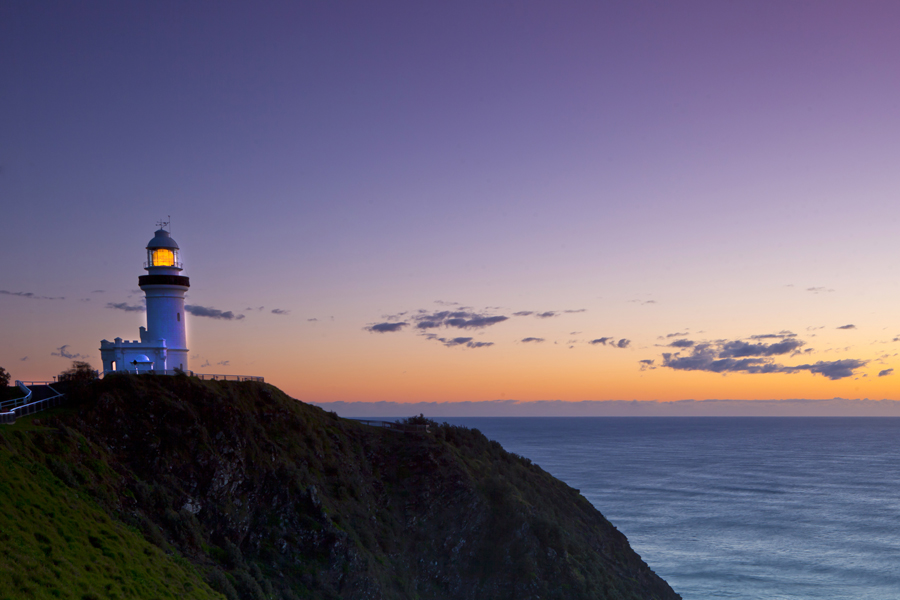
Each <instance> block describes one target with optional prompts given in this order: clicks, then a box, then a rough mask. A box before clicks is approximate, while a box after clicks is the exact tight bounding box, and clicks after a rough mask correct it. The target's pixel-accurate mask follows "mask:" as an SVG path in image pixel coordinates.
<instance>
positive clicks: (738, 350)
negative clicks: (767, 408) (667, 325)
mask: <svg viewBox="0 0 900 600" xmlns="http://www.w3.org/2000/svg"><path fill="white" fill-rule="evenodd" d="M789 333H790V332H786V333H785V337H784V338H782V339H781V340H780V341H778V342H774V343H772V344H764V343H755V344H754V343H750V342H746V341H743V340H730V341H729V340H718V341H715V342H703V343H697V344H696V345H695V346H694V347H693V348H692V350H691V353H690V354H687V355H682V354H681V353H680V352H676V353H674V354H673V353H669V352H666V353H663V355H662V358H663V362H662V366H664V367H668V368H670V369H675V370H681V371H708V372H711V373H750V374H766V373H798V372H800V371H809V372H810V373H813V374H818V375H822V376H824V377H827V378H828V379H832V380H835V379H843V378H845V377H851V376H853V374H854V373H853V372H854V370H856V369H858V368H860V367H863V366H865V365H866V364H867V362H868V361H864V360H856V359H844V360H835V361H819V362H816V363H814V364H803V365H782V364H779V363H776V362H774V360H773V359H772V358H771V357H773V356H780V355H783V354H788V353H792V352H795V351H797V349H798V348H799V347H800V346H802V345H803V344H804V342H803V341H802V340H798V339H794V338H793V337H790V336H789Z"/></svg>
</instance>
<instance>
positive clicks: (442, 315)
mask: <svg viewBox="0 0 900 600" xmlns="http://www.w3.org/2000/svg"><path fill="white" fill-rule="evenodd" d="M410 318H411V320H413V321H415V323H416V328H417V329H436V328H439V327H455V328H457V329H481V328H484V327H489V326H491V325H496V324H497V323H502V322H503V321H506V320H507V319H509V317H505V316H502V315H497V316H490V315H486V314H483V313H476V312H470V311H465V310H455V311H449V310H442V311H438V312H433V313H429V312H427V311H419V312H418V313H417V314H416V315H414V316H412V317H410Z"/></svg>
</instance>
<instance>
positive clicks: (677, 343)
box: [667, 340, 694, 348]
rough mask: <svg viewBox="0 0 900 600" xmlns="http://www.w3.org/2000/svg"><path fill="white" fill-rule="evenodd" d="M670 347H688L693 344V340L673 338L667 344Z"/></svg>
mask: <svg viewBox="0 0 900 600" xmlns="http://www.w3.org/2000/svg"><path fill="white" fill-rule="evenodd" d="M667 345H668V346H671V347H672V348H690V347H691V346H693V345H694V342H693V340H675V341H674V342H672V343H670V344H667Z"/></svg>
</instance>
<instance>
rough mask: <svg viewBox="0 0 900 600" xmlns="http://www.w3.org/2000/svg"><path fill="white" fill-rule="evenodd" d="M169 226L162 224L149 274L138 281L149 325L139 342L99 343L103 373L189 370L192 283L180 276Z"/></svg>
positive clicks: (153, 246)
mask: <svg viewBox="0 0 900 600" xmlns="http://www.w3.org/2000/svg"><path fill="white" fill-rule="evenodd" d="M167 225H168V223H160V228H159V229H158V230H157V231H156V232H155V234H154V236H153V239H152V240H150V243H148V244H147V262H146V263H144V269H145V270H146V271H147V274H146V275H141V276H140V277H139V278H138V285H139V286H140V288H141V290H142V291H143V292H144V295H145V297H146V301H147V326H146V327H141V328H140V340H135V341H124V340H122V338H116V339H115V340H114V341H112V342H110V341H108V340H103V341H101V342H100V358H101V360H102V361H103V370H104V372H111V371H130V372H132V373H134V372H138V373H141V372H148V371H153V372H156V373H166V372H174V370H175V369H179V370H182V371H186V370H187V368H188V349H187V336H186V335H185V314H184V294H185V292H187V290H188V288H190V286H191V284H190V280H189V279H188V278H187V277H185V276H184V275H181V271H182V266H181V262H180V261H179V248H178V244H177V243H175V240H173V239H172V236H171V235H170V234H169V232H168V231H167V230H166V229H165V227H166V226H167Z"/></svg>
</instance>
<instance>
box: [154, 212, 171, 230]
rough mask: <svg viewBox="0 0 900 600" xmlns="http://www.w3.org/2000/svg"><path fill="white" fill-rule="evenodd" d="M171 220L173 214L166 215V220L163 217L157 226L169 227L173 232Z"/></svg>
mask: <svg viewBox="0 0 900 600" xmlns="http://www.w3.org/2000/svg"><path fill="white" fill-rule="evenodd" d="M171 222H172V215H166V220H165V221H163V220H162V219H160V220H159V221H157V222H156V226H157V227H161V228H165V227H168V228H169V230H168V231H169V233H172V227H171V226H170V225H169V224H170V223H171Z"/></svg>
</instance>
